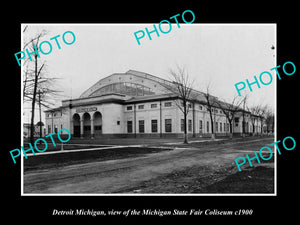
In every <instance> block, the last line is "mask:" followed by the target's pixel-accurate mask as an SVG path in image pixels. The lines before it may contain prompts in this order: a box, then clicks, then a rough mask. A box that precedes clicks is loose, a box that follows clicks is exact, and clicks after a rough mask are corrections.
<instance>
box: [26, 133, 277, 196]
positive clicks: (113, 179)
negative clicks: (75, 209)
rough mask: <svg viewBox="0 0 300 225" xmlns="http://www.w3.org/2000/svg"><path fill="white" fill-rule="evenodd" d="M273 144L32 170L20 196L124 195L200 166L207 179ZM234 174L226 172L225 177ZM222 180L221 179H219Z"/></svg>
mask: <svg viewBox="0 0 300 225" xmlns="http://www.w3.org/2000/svg"><path fill="white" fill-rule="evenodd" d="M272 142H273V139H272V138H259V139H255V140H253V139H251V140H245V141H242V142H235V143H225V144H218V143H214V144H210V145H207V146H203V147H201V148H197V147H188V148H176V149H175V150H173V151H165V152H160V153H154V154H148V155H145V156H142V157H137V158H127V159H119V160H109V161H102V162H97V161H95V162H89V163H85V164H76V165H71V166H64V167H61V168H59V169H58V168H51V169H47V170H34V171H30V172H28V173H26V174H25V175H24V194H27V193H55V194H60V193H92V194H94V193H95V194H105V193H126V190H133V189H134V187H135V186H138V185H139V184H140V183H141V182H144V181H147V180H151V179H154V178H157V177H159V176H162V175H166V174H169V173H171V172H174V171H180V170H184V169H186V168H188V167H191V166H195V165H200V166H202V167H203V168H205V169H203V172H199V176H200V177H201V176H207V175H208V174H209V173H212V172H213V171H216V170H220V169H223V168H224V169H226V168H228V167H231V168H232V165H234V159H235V158H236V157H238V156H244V154H247V153H248V154H251V152H253V151H254V150H259V147H253V146H256V145H257V146H260V147H262V146H265V145H269V144H270V143H272ZM235 172H237V169H236V168H235V170H228V175H230V174H232V173H235ZM222 178H224V175H222V177H220V178H219V179H222Z"/></svg>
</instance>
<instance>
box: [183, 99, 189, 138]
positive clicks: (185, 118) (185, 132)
mask: <svg viewBox="0 0 300 225" xmlns="http://www.w3.org/2000/svg"><path fill="white" fill-rule="evenodd" d="M183 107H184V141H183V143H184V144H188V134H187V127H186V125H187V110H186V104H185V103H184V106H183Z"/></svg>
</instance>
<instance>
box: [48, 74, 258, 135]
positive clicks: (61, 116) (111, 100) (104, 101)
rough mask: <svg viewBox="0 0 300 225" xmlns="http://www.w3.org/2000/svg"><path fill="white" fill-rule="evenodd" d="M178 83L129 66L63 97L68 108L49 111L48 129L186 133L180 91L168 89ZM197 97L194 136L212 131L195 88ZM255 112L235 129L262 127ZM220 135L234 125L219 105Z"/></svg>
mask: <svg viewBox="0 0 300 225" xmlns="http://www.w3.org/2000/svg"><path fill="white" fill-rule="evenodd" d="M174 85H175V84H174V83H172V82H170V81H167V80H164V79H161V78H158V77H156V76H153V75H150V74H147V73H143V72H138V71H134V70H129V71H127V72H126V73H114V74H112V75H110V76H108V77H105V78H103V79H101V80H99V81H98V82H97V83H95V84H94V85H93V86H91V87H90V88H89V89H87V90H86V91H84V92H83V93H82V94H81V95H80V96H79V98H76V99H67V100H63V101H62V106H61V107H58V108H55V109H51V110H47V111H45V113H46V133H52V132H57V131H58V130H59V129H61V128H67V129H69V130H70V132H71V134H72V136H73V137H81V138H97V137H111V136H118V137H139V136H145V137H153V136H154V137H165V136H182V134H183V132H184V120H183V113H182V112H181V110H180V109H179V106H178V102H179V98H178V95H176V94H174V93H172V92H170V91H169V89H168V88H166V87H172V86H174ZM192 93H193V96H196V97H195V98H194V101H193V102H192V101H191V102H190V103H189V104H188V108H189V113H188V117H187V124H186V126H187V131H188V133H189V135H193V136H209V135H211V120H210V116H209V112H208V111H207V109H206V107H205V105H206V101H205V98H204V97H203V93H201V92H200V91H197V90H193V91H192ZM251 116H252V117H253V116H255V115H251V114H250V113H249V112H247V111H244V113H242V111H241V112H239V113H238V114H237V116H236V118H235V120H234V121H233V124H232V126H233V131H234V133H241V132H242V124H243V122H244V124H245V132H246V133H253V129H254V132H255V133H256V132H260V131H261V125H260V120H258V119H257V120H256V122H255V124H252V123H251V119H250V118H251ZM213 118H214V121H213V123H214V124H213V125H214V132H215V133H216V135H217V136H218V135H226V134H228V133H229V123H228V121H227V119H226V116H225V114H224V113H223V112H222V110H221V109H219V108H217V107H215V108H214V109H213Z"/></svg>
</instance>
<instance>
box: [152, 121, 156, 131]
mask: <svg viewBox="0 0 300 225" xmlns="http://www.w3.org/2000/svg"><path fill="white" fill-rule="evenodd" d="M151 132H152V133H157V120H151Z"/></svg>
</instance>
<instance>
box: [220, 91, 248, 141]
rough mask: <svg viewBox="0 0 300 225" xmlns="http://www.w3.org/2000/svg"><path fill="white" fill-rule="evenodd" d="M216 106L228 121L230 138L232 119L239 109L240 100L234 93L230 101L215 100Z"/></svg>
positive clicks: (231, 134)
mask: <svg viewBox="0 0 300 225" xmlns="http://www.w3.org/2000/svg"><path fill="white" fill-rule="evenodd" d="M217 104H218V107H219V108H220V109H221V110H222V112H223V113H224V114H225V116H226V118H227V120H228V123H229V132H230V138H232V137H233V124H232V123H233V120H234V117H235V115H236V114H237V112H238V111H240V105H241V104H242V100H240V98H239V97H238V96H237V95H236V96H234V97H233V99H232V101H231V103H226V102H221V101H217Z"/></svg>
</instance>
